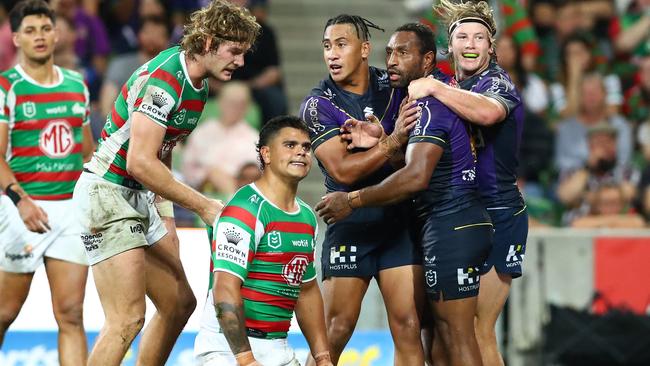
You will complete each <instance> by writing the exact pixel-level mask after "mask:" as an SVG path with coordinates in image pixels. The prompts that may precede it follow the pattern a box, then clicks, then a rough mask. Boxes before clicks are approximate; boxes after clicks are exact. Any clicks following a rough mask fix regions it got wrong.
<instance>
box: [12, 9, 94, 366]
mask: <svg viewBox="0 0 650 366" xmlns="http://www.w3.org/2000/svg"><path fill="white" fill-rule="evenodd" d="M9 21H10V23H11V30H12V32H13V37H14V38H13V39H14V44H15V45H16V47H17V48H18V53H19V54H20V58H19V59H20V62H19V64H18V65H16V66H14V67H13V68H11V69H9V70H7V71H5V72H3V73H2V75H0V187H2V189H3V190H4V192H5V194H6V195H3V196H2V201H1V202H0V345H2V340H3V338H4V334H5V332H6V330H7V328H8V327H9V325H10V324H11V323H12V322H13V321H14V319H15V318H16V316H17V315H18V313H19V312H20V308H21V307H22V306H23V303H24V302H25V299H26V298H27V294H28V292H29V287H30V285H31V282H32V278H33V276H34V271H36V269H37V268H38V267H39V266H40V265H41V264H43V263H45V270H46V273H47V278H48V281H49V283H50V290H51V292H52V305H53V306H52V307H53V309H54V317H55V319H56V322H57V325H58V327H59V332H58V338H59V342H58V350H59V362H60V363H61V364H62V365H84V364H85V363H86V359H87V357H88V356H87V354H88V351H87V346H86V335H85V332H84V327H83V300H84V293H85V287H86V278H87V275H88V260H87V258H86V255H85V253H84V249H83V244H82V242H81V239H80V237H79V234H80V232H81V228H80V225H79V224H78V222H76V220H75V219H74V215H72V213H73V212H74V208H73V205H72V200H71V198H72V190H73V188H74V186H75V183H76V181H77V179H78V178H79V175H80V174H81V170H82V165H83V160H84V159H85V160H87V159H89V158H90V156H91V154H92V151H93V142H92V136H91V133H90V124H89V119H88V116H89V114H90V111H89V109H88V89H87V88H86V85H85V84H84V81H83V77H82V75H80V74H79V73H77V72H75V71H72V70H66V69H64V68H61V67H58V66H56V65H54V58H53V53H54V47H55V43H56V41H57V33H56V31H55V17H54V12H53V10H52V9H51V8H50V7H49V6H48V4H47V3H46V2H45V1H42V0H27V1H22V2H19V3H18V4H16V6H15V7H14V8H13V9H12V11H11V12H10V14H9Z"/></svg>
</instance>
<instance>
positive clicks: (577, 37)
mask: <svg viewBox="0 0 650 366" xmlns="http://www.w3.org/2000/svg"><path fill="white" fill-rule="evenodd" d="M594 48H595V44H594V42H593V38H591V36H590V35H588V34H586V33H576V34H573V35H571V36H569V37H568V38H567V39H566V40H565V42H564V43H563V44H562V48H561V55H562V58H561V59H562V70H561V73H560V74H559V80H560V82H555V83H553V84H551V86H550V92H551V104H552V107H553V110H554V111H555V114H556V115H558V116H559V117H562V118H567V117H571V116H575V115H576V113H577V112H578V103H579V98H580V85H581V83H582V80H583V78H584V77H585V75H586V74H587V73H590V72H591V73H593V72H599V70H598V64H597V62H596V59H595V57H594V55H593V53H592V52H593V49H594ZM603 82H604V83H605V90H606V93H607V94H606V99H605V101H604V103H605V104H606V106H607V108H606V112H607V114H616V113H618V112H619V111H620V107H621V105H622V104H623V93H622V91H621V81H620V79H619V78H618V76H616V75H614V74H609V75H606V76H604V77H603Z"/></svg>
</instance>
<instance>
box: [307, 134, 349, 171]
mask: <svg viewBox="0 0 650 366" xmlns="http://www.w3.org/2000/svg"><path fill="white" fill-rule="evenodd" d="M348 154H349V152H348V149H347V144H346V143H345V141H342V140H341V139H340V138H337V137H335V138H330V139H329V140H327V141H325V142H323V143H322V144H320V145H319V146H318V147H316V149H315V150H314V155H316V158H317V159H318V161H320V163H321V164H323V166H324V167H325V169H326V170H327V171H328V172H329V173H330V174H331V175H332V176H333V177H334V178H335V179H336V177H337V176H339V175H341V174H344V172H342V171H341V170H342V169H341V168H342V166H341V163H342V161H343V159H344V158H345V156H346V155H348Z"/></svg>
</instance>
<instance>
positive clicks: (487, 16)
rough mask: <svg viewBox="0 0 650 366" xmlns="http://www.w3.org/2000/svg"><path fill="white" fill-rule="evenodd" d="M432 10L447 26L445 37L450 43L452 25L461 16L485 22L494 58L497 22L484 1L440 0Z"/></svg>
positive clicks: (461, 17)
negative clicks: (456, 0)
mask: <svg viewBox="0 0 650 366" xmlns="http://www.w3.org/2000/svg"><path fill="white" fill-rule="evenodd" d="M433 11H434V12H436V13H437V14H439V15H440V18H441V19H442V20H443V21H444V24H445V25H446V28H447V37H448V40H449V44H450V45H451V35H452V33H453V30H454V28H455V26H454V27H452V26H453V25H455V24H456V22H458V21H459V20H461V19H463V18H479V19H480V20H482V21H483V23H485V24H484V25H485V26H486V27H487V28H488V31H489V33H488V36H489V37H490V44H491V48H492V51H493V53H492V57H493V58H496V42H495V38H494V37H495V35H496V33H497V24H496V21H495V20H494V14H493V12H492V8H490V5H488V3H487V2H485V1H467V2H465V1H463V0H461V1H459V2H453V1H451V0H440V4H438V5H437V6H434V7H433Z"/></svg>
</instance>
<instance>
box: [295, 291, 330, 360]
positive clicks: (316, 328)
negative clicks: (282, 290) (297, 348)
mask: <svg viewBox="0 0 650 366" xmlns="http://www.w3.org/2000/svg"><path fill="white" fill-rule="evenodd" d="M295 312H296V320H298V325H300V330H301V331H302V333H303V334H304V336H305V339H306V340H307V343H308V344H309V349H310V350H311V354H312V355H314V356H315V355H318V354H320V353H322V352H326V351H329V346H328V343H327V332H326V331H325V315H324V313H323V298H322V297H321V293H320V289H319V288H318V281H316V280H315V279H314V280H312V281H309V282H307V283H305V284H303V285H302V288H301V289H300V296H299V297H298V302H297V303H296V308H295Z"/></svg>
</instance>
